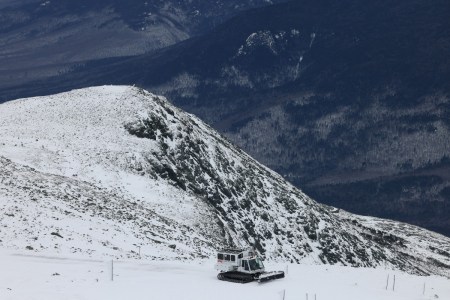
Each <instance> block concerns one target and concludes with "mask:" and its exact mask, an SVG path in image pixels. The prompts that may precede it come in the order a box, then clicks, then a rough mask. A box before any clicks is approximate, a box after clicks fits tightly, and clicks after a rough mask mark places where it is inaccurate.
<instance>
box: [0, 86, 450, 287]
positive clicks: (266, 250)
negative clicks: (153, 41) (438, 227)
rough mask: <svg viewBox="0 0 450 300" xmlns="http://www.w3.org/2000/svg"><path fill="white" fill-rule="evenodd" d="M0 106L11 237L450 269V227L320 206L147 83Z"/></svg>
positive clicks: (2, 200)
mask: <svg viewBox="0 0 450 300" xmlns="http://www.w3.org/2000/svg"><path fill="white" fill-rule="evenodd" d="M0 115H1V116H2V118H1V120H0V128H1V130H0V141H1V143H0V210H1V212H2V215H1V217H0V228H1V230H0V246H1V247H2V248H6V249H12V250H13V251H18V250H20V251H28V252H29V253H42V254H45V255H55V254H58V255H73V254H75V255H76V254H78V255H82V256H83V257H85V258H86V257H87V256H90V257H93V258H101V257H105V256H108V257H116V258H137V257H139V256H141V257H142V258H145V259H172V260H173V259H177V260H178V259H181V260H192V259H194V258H205V257H211V256H214V255H215V250H216V249H217V248H218V247H223V246H235V247H238V246H239V247H244V246H250V245H251V246H254V247H255V248H256V249H257V250H258V251H259V252H260V253H261V254H262V255H263V256H264V257H265V258H266V259H267V260H269V261H272V262H293V263H297V262H303V263H311V264H339V265H347V266H354V267H376V266H383V267H388V268H395V269H399V270H403V271H406V272H409V273H413V274H420V275H425V274H436V275H442V276H446V277H450V239H449V238H447V237H444V236H442V235H439V234H436V233H432V232H430V231H427V230H425V229H422V228H419V227H415V226H412V225H407V224H404V223H399V222H395V221H388V220H382V219H377V218H372V217H363V216H358V215H353V214H350V213H347V212H345V211H343V210H339V209H336V208H333V207H330V206H326V205H322V204H319V203H317V202H315V201H314V200H312V199H311V198H309V197H308V196H306V195H305V194H304V193H303V192H301V191H300V190H299V189H297V188H295V187H294V186H292V185H291V184H289V183H287V182H286V180H284V179H283V178H282V177H281V176H280V175H278V174H277V173H275V172H273V171H271V170H270V169H268V168H266V167H264V166H263V165H261V164H260V163H258V162H257V161H256V160H254V159H253V158H251V157H250V156H249V155H247V154H246V153H245V152H243V151H242V150H240V149H239V148H237V147H236V146H234V145H233V144H232V143H230V142H229V141H228V140H227V139H225V138H224V137H223V136H221V135H220V134H219V133H217V132H216V131H214V130H213V129H211V128H210V127H209V126H207V125H205V123H203V122H202V121H200V120H199V119H198V118H197V117H195V116H193V115H190V114H187V113H185V112H183V111H181V110H180V109H178V108H176V107H174V106H172V105H171V104H169V103H168V101H167V100H166V99H165V98H163V97H161V96H155V95H153V94H151V93H149V92H147V91H145V90H142V89H139V88H136V87H131V86H101V87H92V88H86V89H80V90H74V91H71V92H66V93H62V94H57V95H53V96H46V97H37V98H29V99H20V100H15V101H10V102H6V103H3V104H1V105H0ZM383 280H384V279H383Z"/></svg>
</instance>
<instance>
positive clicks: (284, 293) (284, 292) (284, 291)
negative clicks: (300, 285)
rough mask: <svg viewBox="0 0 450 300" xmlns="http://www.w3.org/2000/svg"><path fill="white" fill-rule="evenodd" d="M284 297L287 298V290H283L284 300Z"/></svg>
mask: <svg viewBox="0 0 450 300" xmlns="http://www.w3.org/2000/svg"><path fill="white" fill-rule="evenodd" d="M284 297H286V290H285V289H284V290H283V300H284Z"/></svg>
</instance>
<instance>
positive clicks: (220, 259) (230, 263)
mask: <svg viewBox="0 0 450 300" xmlns="http://www.w3.org/2000/svg"><path fill="white" fill-rule="evenodd" d="M215 267H216V270H218V271H220V272H232V271H237V272H242V273H247V274H258V273H262V272H264V264H263V262H262V260H261V258H259V257H258V256H257V255H256V252H254V251H253V250H243V249H222V250H220V251H218V253H217V263H216V266H215Z"/></svg>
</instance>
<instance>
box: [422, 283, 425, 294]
mask: <svg viewBox="0 0 450 300" xmlns="http://www.w3.org/2000/svg"><path fill="white" fill-rule="evenodd" d="M422 295H425V282H424V283H423V292H422Z"/></svg>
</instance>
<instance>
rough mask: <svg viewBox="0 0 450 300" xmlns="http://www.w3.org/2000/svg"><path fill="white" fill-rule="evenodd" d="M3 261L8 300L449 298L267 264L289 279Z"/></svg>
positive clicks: (439, 292) (174, 268) (440, 281)
mask: <svg viewBox="0 0 450 300" xmlns="http://www.w3.org/2000/svg"><path fill="white" fill-rule="evenodd" d="M0 262H1V269H0V299H4V300H53V299H55V300H60V299H65V300H85V299H96V300H101V299H108V300H114V299H121V300H122V299H154V300H211V299H215V300H229V299H236V300H238V299H258V300H266V299H267V300H281V299H283V296H284V299H286V300H294V299H295V300H302V299H309V300H312V299H317V300H327V299H329V300H341V299H342V300H344V299H345V300H352V299H355V300H361V299H365V300H372V299H373V300H384V299H386V300H388V299H389V300H391V299H399V300H401V299H404V300H416V299H417V300H419V299H444V300H448V299H450V280H449V279H446V278H443V277H436V276H415V275H409V274H405V273H401V272H398V271H391V270H386V269H383V268H378V269H371V268H351V267H342V266H326V265H320V266H318V265H303V264H301V265H297V264H290V265H283V264H275V265H272V264H266V265H267V266H266V267H267V269H270V270H286V268H287V270H288V273H287V275H286V278H284V279H279V280H275V281H270V282H267V283H261V284H260V283H257V282H251V283H247V284H239V283H231V282H223V281H219V280H218V279H217V278H216V275H217V273H216V271H215V270H214V260H195V261H191V262H179V261H177V262H174V261H147V260H128V261H114V277H113V278H114V279H113V281H112V280H111V268H110V266H111V261H101V260H89V259H82V258H75V257H62V256H37V255H25V254H20V253H17V252H4V251H3V252H0ZM388 275H389V284H388V287H387V289H386V283H387V276H388ZM394 275H395V279H396V281H395V290H392V288H393V277H394ZM424 285H425V286H424ZM424 287H425V290H424ZM307 295H308V296H307ZM307 297H308V298H307Z"/></svg>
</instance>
